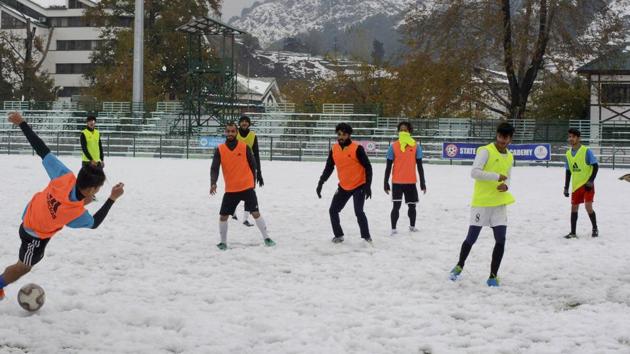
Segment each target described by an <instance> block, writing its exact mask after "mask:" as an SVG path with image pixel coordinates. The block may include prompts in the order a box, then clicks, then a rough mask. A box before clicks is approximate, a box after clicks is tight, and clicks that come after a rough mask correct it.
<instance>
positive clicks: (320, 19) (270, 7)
mask: <svg viewBox="0 0 630 354" xmlns="http://www.w3.org/2000/svg"><path fill="white" fill-rule="evenodd" d="M418 2H419V0H300V1H297V0H266V1H264V2H256V3H254V5H253V6H252V7H250V8H248V9H245V10H243V12H242V14H241V16H240V17H233V18H232V19H231V20H230V21H229V23H230V24H231V25H233V26H235V27H237V28H240V29H243V30H245V31H247V32H249V33H250V34H252V35H253V36H255V37H257V38H258V39H259V40H260V43H261V45H262V46H263V47H268V46H269V45H271V44H272V43H274V42H277V41H279V40H282V39H284V38H289V37H295V36H297V35H298V34H300V33H306V32H309V31H325V30H326V29H327V28H328V29H329V28H335V29H339V30H348V29H350V28H352V27H353V26H356V25H358V24H361V23H363V22H365V21H366V20H368V19H370V18H372V17H374V16H382V17H385V18H396V19H397V22H398V23H399V22H400V20H401V19H402V14H404V12H405V11H406V10H407V9H408V8H409V7H410V6H412V5H414V4H416V3H418Z"/></svg>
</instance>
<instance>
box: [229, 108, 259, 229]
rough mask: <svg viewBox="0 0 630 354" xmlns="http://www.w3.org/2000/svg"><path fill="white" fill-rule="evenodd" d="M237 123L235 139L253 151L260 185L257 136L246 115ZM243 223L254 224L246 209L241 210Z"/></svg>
mask: <svg viewBox="0 0 630 354" xmlns="http://www.w3.org/2000/svg"><path fill="white" fill-rule="evenodd" d="M238 125H239V127H238V135H237V136H236V139H238V141H242V142H244V143H245V144H247V146H249V148H250V149H252V152H253V153H254V158H255V160H256V167H257V170H256V171H257V174H256V181H257V182H258V185H259V186H260V187H262V186H264V185H265V182H264V181H263V177H262V171H261V165H260V151H259V149H258V137H257V136H256V133H254V131H252V130H250V129H249V128H250V127H251V125H252V121H251V120H250V119H249V117H248V116H242V117H241V119H239V120H238ZM232 217H233V218H234V219H235V220H236V219H237V218H236V215H234V216H232ZM243 225H245V226H254V224H252V223H250V222H249V212H248V211H247V210H245V211H244V212H243Z"/></svg>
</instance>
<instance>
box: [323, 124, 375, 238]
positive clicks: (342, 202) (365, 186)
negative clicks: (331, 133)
mask: <svg viewBox="0 0 630 354" xmlns="http://www.w3.org/2000/svg"><path fill="white" fill-rule="evenodd" d="M335 131H336V132H337V142H338V143H337V144H335V145H333V147H332V149H331V150H330V153H329V154H328V160H327V161H326V167H325V168H324V172H323V173H322V176H321V177H320V178H319V183H318V184H317V189H316V191H317V196H318V197H319V198H320V199H321V197H322V187H323V186H324V183H325V182H326V181H327V180H328V178H330V175H332V173H333V170H334V169H335V166H337V177H338V178H339V188H338V189H337V192H336V193H335V196H334V197H333V200H332V203H331V204H330V209H329V210H328V212H329V214H330V222H331V223H332V228H333V234H334V235H335V237H334V238H333V239H332V242H333V243H341V242H343V235H344V234H343V229H342V228H341V222H340V220H339V213H340V212H341V210H343V208H344V207H345V206H346V203H348V200H350V198H353V200H354V214H355V215H356V216H357V221H358V223H359V228H360V229H361V238H363V239H364V240H365V241H367V242H370V243H371V242H372V238H371V237H370V229H369V227H368V220H367V216H366V215H365V212H364V211H363V206H364V205H365V200H366V199H368V198H371V197H372V189H371V187H370V186H371V185H372V165H371V164H370V160H369V159H368V156H367V154H366V153H365V150H364V149H363V147H362V146H361V145H359V144H357V143H355V142H353V141H352V140H351V139H350V136H351V135H352V127H351V126H350V125H349V124H346V123H339V124H338V125H337V127H336V128H335Z"/></svg>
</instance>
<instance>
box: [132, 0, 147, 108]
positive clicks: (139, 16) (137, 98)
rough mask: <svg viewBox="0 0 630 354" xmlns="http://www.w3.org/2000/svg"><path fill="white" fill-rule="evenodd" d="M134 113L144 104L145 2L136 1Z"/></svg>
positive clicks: (142, 0) (141, 0)
mask: <svg viewBox="0 0 630 354" xmlns="http://www.w3.org/2000/svg"><path fill="white" fill-rule="evenodd" d="M133 39H134V44H133V102H132V106H134V108H133V111H139V110H140V111H141V110H142V109H137V108H139V107H137V106H136V105H141V104H142V103H143V102H144V48H143V46H144V0H136V9H135V16H134V34H133Z"/></svg>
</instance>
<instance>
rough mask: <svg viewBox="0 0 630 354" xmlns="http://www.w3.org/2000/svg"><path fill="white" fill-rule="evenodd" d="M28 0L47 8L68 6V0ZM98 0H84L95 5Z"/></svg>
mask: <svg viewBox="0 0 630 354" xmlns="http://www.w3.org/2000/svg"><path fill="white" fill-rule="evenodd" d="M28 1H29V2H32V3H33V4H35V5H37V6H39V7H41V8H44V9H49V8H50V7H52V6H55V7H59V6H64V7H67V6H68V0H28ZM100 1H101V0H86V2H88V3H93V4H94V5H96V4H97V3H98V2H100Z"/></svg>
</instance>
